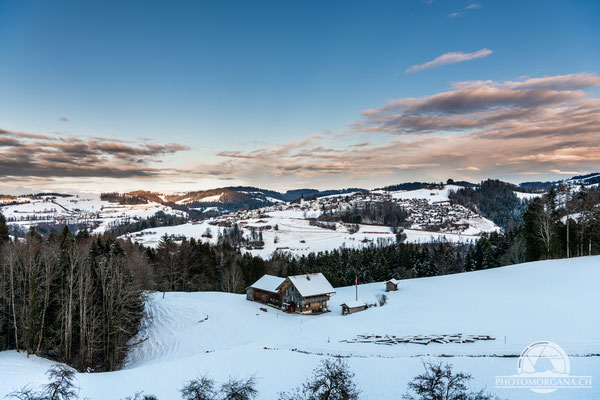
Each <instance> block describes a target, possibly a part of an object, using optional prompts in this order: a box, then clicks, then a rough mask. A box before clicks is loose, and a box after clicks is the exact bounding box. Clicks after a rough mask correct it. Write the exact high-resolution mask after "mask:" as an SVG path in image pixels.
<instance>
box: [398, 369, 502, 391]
mask: <svg viewBox="0 0 600 400" xmlns="http://www.w3.org/2000/svg"><path fill="white" fill-rule="evenodd" d="M424 367H425V372H424V373H422V374H420V375H417V376H416V377H415V378H414V379H413V380H412V382H409V383H408V387H409V390H410V391H412V392H414V394H410V393H407V394H405V395H404V396H402V398H403V399H404V400H492V399H495V397H494V396H491V395H488V394H485V393H484V392H483V390H481V391H479V392H472V391H470V390H469V388H468V386H467V382H468V381H470V380H471V379H473V378H472V377H471V375H469V374H465V373H463V372H457V373H454V372H453V371H452V366H451V365H450V364H446V365H444V366H442V364H441V363H439V364H435V363H425V364H424Z"/></svg>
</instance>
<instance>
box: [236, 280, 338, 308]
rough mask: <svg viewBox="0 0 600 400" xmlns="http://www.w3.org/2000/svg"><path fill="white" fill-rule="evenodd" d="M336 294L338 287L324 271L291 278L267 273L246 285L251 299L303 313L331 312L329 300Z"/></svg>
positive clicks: (247, 297) (247, 294)
mask: <svg viewBox="0 0 600 400" xmlns="http://www.w3.org/2000/svg"><path fill="white" fill-rule="evenodd" d="M334 294H335V289H334V288H333V287H332V286H331V284H330V283H329V281H328V280H327V278H325V276H324V275H323V274H321V273H316V274H304V275H295V276H288V277H287V278H280V277H277V276H273V275H263V277H262V278H260V279H259V280H258V281H256V282H255V283H254V284H252V285H251V286H249V287H247V288H246V299H247V300H250V301H258V302H261V303H265V304H272V305H275V306H278V307H281V309H282V310H283V311H287V312H293V313H300V314H316V313H323V312H328V311H329V306H328V301H329V298H330V297H331V296H333V295H334Z"/></svg>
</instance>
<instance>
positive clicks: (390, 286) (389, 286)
mask: <svg viewBox="0 0 600 400" xmlns="http://www.w3.org/2000/svg"><path fill="white" fill-rule="evenodd" d="M399 283H400V281H398V280H396V279H393V278H392V279H390V280H389V281H387V282H386V283H385V291H386V292H393V291H396V290H398V284H399Z"/></svg>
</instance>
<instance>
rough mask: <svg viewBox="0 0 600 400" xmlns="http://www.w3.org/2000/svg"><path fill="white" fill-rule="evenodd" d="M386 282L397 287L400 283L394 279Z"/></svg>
mask: <svg viewBox="0 0 600 400" xmlns="http://www.w3.org/2000/svg"><path fill="white" fill-rule="evenodd" d="M387 282H390V283H393V284H394V285H398V284H399V283H400V281H399V280H397V279H394V278H392V279H390V280H389V281H387ZM387 282H386V283H387Z"/></svg>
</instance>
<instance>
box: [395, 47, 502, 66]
mask: <svg viewBox="0 0 600 400" xmlns="http://www.w3.org/2000/svg"><path fill="white" fill-rule="evenodd" d="M490 54H492V51H491V50H490V49H481V50H477V51H474V52H472V53H463V52H460V51H455V52H450V53H446V54H442V55H441V56H439V57H437V58H435V59H434V60H432V61H429V62H426V63H424V64H417V65H413V66H412V67H410V68H408V69H407V70H406V72H416V71H423V70H424V69H428V68H435V67H440V66H442V65H447V64H456V63H459V62H463V61H469V60H475V59H477V58H483V57H487V56H489V55H490Z"/></svg>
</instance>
